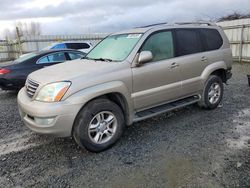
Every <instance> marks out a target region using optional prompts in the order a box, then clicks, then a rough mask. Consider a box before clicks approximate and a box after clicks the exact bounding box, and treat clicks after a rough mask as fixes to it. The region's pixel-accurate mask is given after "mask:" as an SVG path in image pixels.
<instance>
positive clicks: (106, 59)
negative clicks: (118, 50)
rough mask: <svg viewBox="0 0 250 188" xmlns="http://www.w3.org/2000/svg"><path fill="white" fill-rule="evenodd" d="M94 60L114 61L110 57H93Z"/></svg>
mask: <svg viewBox="0 0 250 188" xmlns="http://www.w3.org/2000/svg"><path fill="white" fill-rule="evenodd" d="M93 60H95V61H106V62H112V61H113V60H112V59H108V58H93Z"/></svg>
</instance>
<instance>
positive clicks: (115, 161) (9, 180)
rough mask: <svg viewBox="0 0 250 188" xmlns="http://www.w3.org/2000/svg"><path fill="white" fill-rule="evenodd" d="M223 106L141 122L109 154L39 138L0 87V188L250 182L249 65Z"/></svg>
mask: <svg viewBox="0 0 250 188" xmlns="http://www.w3.org/2000/svg"><path fill="white" fill-rule="evenodd" d="M233 73H234V75H233V78H232V79H231V80H230V81H229V85H228V86H225V94H224V100H223V103H222V105H221V106H220V107H219V108H217V109H215V110H212V111H206V110H201V109H200V108H199V107H197V106H196V105H193V106H189V107H186V108H183V109H181V110H178V111H174V112H171V113H167V114H163V115H161V116H158V117H155V118H151V119H148V120H146V121H142V122H140V123H136V124H134V125H133V126H131V127H128V128H127V130H126V132H125V134H124V135H123V138H122V139H121V140H120V142H119V143H117V144H116V145H115V146H114V147H113V148H111V149H109V150H108V151H105V152H102V153H99V154H95V153H90V152H88V151H86V150H81V149H79V148H78V147H77V146H76V144H75V143H74V142H73V140H72V139H70V138H67V139H60V138H52V137H47V136H39V135H36V134H34V133H32V132H31V131H29V130H28V129H27V128H26V127H25V126H24V124H23V123H22V122H21V120H20V118H19V115H18V109H17V104H16V93H13V92H3V91H0V187H15V186H16V187H250V88H249V87H248V85H247V79H246V74H249V73H250V64H243V65H239V64H234V66H233Z"/></svg>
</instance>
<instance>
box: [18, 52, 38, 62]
mask: <svg viewBox="0 0 250 188" xmlns="http://www.w3.org/2000/svg"><path fill="white" fill-rule="evenodd" d="M36 55H37V54H36V53H28V54H24V55H21V56H20V57H19V58H18V59H16V60H15V61H14V62H15V63H20V62H23V61H26V60H28V59H30V58H32V57H35V56H36Z"/></svg>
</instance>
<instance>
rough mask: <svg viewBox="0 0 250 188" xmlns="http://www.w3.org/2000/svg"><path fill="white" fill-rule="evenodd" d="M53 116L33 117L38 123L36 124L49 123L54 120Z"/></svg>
mask: <svg viewBox="0 0 250 188" xmlns="http://www.w3.org/2000/svg"><path fill="white" fill-rule="evenodd" d="M54 119H55V118H54V117H50V118H37V117H35V118H34V121H35V122H36V123H37V124H38V125H50V124H51V123H52V122H53V121H54Z"/></svg>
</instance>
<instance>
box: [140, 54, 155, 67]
mask: <svg viewBox="0 0 250 188" xmlns="http://www.w3.org/2000/svg"><path fill="white" fill-rule="evenodd" d="M152 59H153V54H152V52H151V51H142V52H140V54H139V58H138V65H140V64H142V63H147V62H149V61H152Z"/></svg>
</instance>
